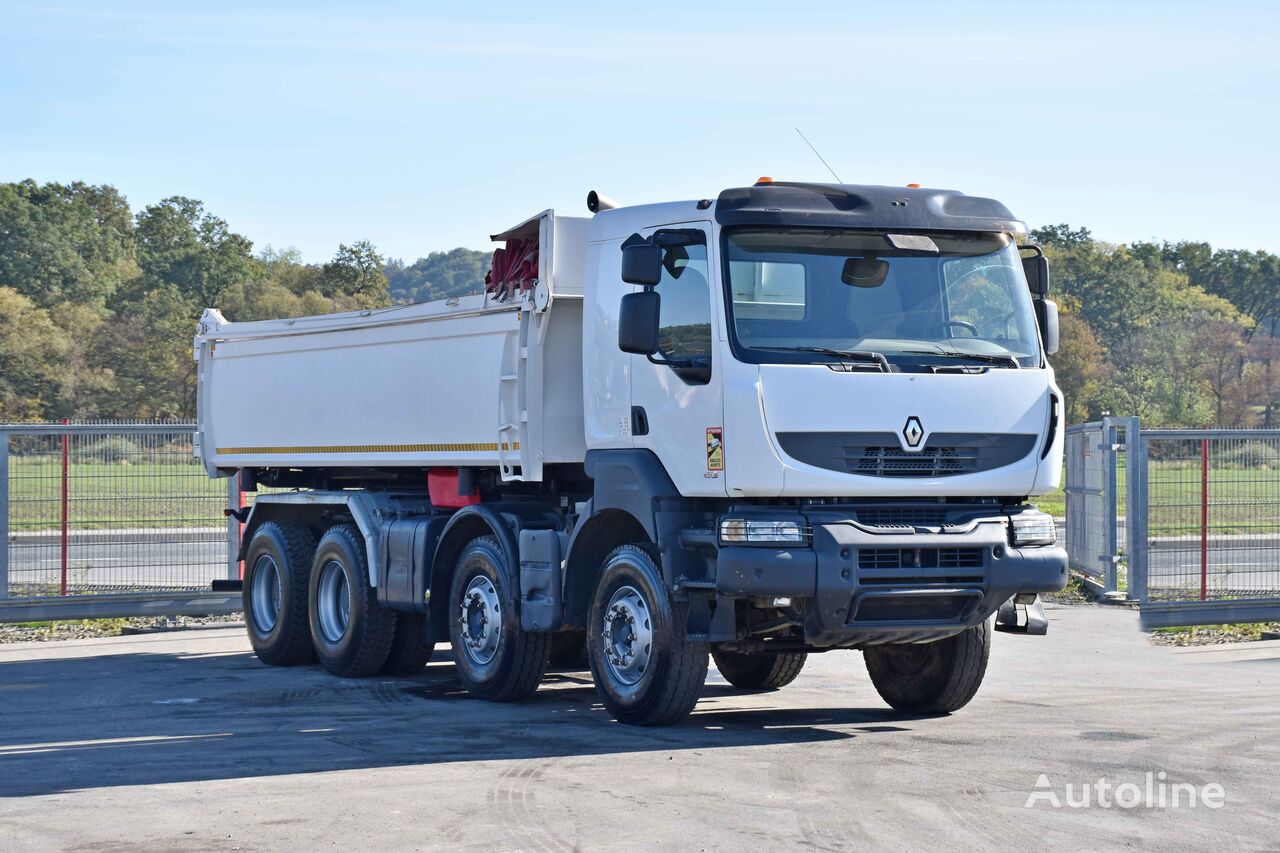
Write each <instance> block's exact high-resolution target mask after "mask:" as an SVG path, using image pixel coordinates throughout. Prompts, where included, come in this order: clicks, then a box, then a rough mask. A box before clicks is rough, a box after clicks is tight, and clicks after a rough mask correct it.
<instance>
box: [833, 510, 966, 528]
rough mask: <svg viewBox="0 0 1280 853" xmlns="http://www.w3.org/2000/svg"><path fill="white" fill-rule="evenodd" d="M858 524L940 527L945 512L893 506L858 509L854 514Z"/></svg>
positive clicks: (945, 514) (870, 525)
mask: <svg viewBox="0 0 1280 853" xmlns="http://www.w3.org/2000/svg"><path fill="white" fill-rule="evenodd" d="M854 516H855V517H856V518H857V519H858V523H859V524H865V525H867V526H868V527H904V526H905V527H910V526H913V525H919V526H921V527H941V526H942V524H943V523H944V522H945V521H946V520H947V511H946V510H945V509H942V508H941V507H918V506H914V507H913V506H893V507H875V508H874V509H860V510H857V511H856V512H855V513H854Z"/></svg>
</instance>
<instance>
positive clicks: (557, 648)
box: [551, 631, 587, 670]
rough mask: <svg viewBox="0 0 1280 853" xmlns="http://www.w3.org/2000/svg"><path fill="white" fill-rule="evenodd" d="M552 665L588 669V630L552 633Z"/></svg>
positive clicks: (561, 667)
mask: <svg viewBox="0 0 1280 853" xmlns="http://www.w3.org/2000/svg"><path fill="white" fill-rule="evenodd" d="M551 665H552V666H553V667H555V668H556V669H579V670H581V669H586V668H587V633H586V631H562V632H560V633H559V634H552V635H551Z"/></svg>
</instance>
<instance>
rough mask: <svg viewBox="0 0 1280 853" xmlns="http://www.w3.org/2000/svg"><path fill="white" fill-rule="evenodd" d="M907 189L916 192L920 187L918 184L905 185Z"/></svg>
mask: <svg viewBox="0 0 1280 853" xmlns="http://www.w3.org/2000/svg"><path fill="white" fill-rule="evenodd" d="M907 188H908V189H913V190H918V189H920V185H919V184H907Z"/></svg>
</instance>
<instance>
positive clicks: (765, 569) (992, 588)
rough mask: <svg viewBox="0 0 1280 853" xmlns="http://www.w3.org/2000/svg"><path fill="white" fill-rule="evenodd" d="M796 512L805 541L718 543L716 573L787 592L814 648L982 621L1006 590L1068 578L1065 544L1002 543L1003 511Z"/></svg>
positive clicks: (930, 634)
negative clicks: (960, 514) (888, 522)
mask: <svg viewBox="0 0 1280 853" xmlns="http://www.w3.org/2000/svg"><path fill="white" fill-rule="evenodd" d="M804 518H805V520H807V521H808V522H809V524H811V525H812V529H813V544H812V548H768V547H758V546H745V545H743V546H721V547H720V548H719V549H718V554H717V556H716V560H715V563H716V570H715V578H716V592H717V594H718V595H721V596H726V597H731V598H777V597H788V598H791V599H793V602H795V604H794V606H795V607H796V609H797V610H798V611H800V612H801V614H802V618H803V625H804V635H805V642H806V643H807V644H810V645H813V646H862V645H874V644H877V643H894V642H921V641H927V640H933V639H939V638H941V637H945V636H949V635H951V634H955V633H957V632H958V631H960V630H963V629H964V628H967V627H970V626H972V625H977V624H980V623H981V622H982V621H983V620H984V619H986V618H987V617H989V616H990V615H991V614H993V613H995V612H996V610H997V609H998V608H999V607H1000V605H1001V604H1002V603H1003V602H1005V601H1007V600H1008V599H1009V597H1010V596H1012V595H1015V594H1017V593H1020V592H1026V593H1039V592H1052V591H1056V590H1060V589H1062V588H1063V587H1065V586H1066V583H1067V554H1066V551H1065V550H1064V549H1063V548H1061V547H1057V546H1040V547H1030V548H1013V547H1010V545H1009V544H1008V535H1007V532H1006V526H1005V522H1004V519H1003V517H1001V516H995V517H989V518H981V519H971V520H969V521H967V522H966V523H964V524H954V525H943V526H938V527H928V528H926V527H910V526H906V525H903V526H897V527H888V528H884V527H880V528H877V527H872V526H868V525H864V524H860V523H858V522H857V521H854V520H853V519H851V518H847V517H843V516H842V515H841V514H838V513H827V512H814V513H806V514H805V516H804Z"/></svg>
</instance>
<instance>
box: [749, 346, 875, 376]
mask: <svg viewBox="0 0 1280 853" xmlns="http://www.w3.org/2000/svg"><path fill="white" fill-rule="evenodd" d="M753 349H765V350H770V351H772V352H816V353H820V354H822V355H830V356H835V357H836V358H843V359H844V360H845V361H861V362H866V363H867V364H878V365H880V371H881V372H882V373H890V372H892V371H891V370H890V369H889V359H887V358H885V357H884V356H883V355H881V354H880V353H878V352H871V351H870V350H857V349H832V348H831V347H753Z"/></svg>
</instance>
